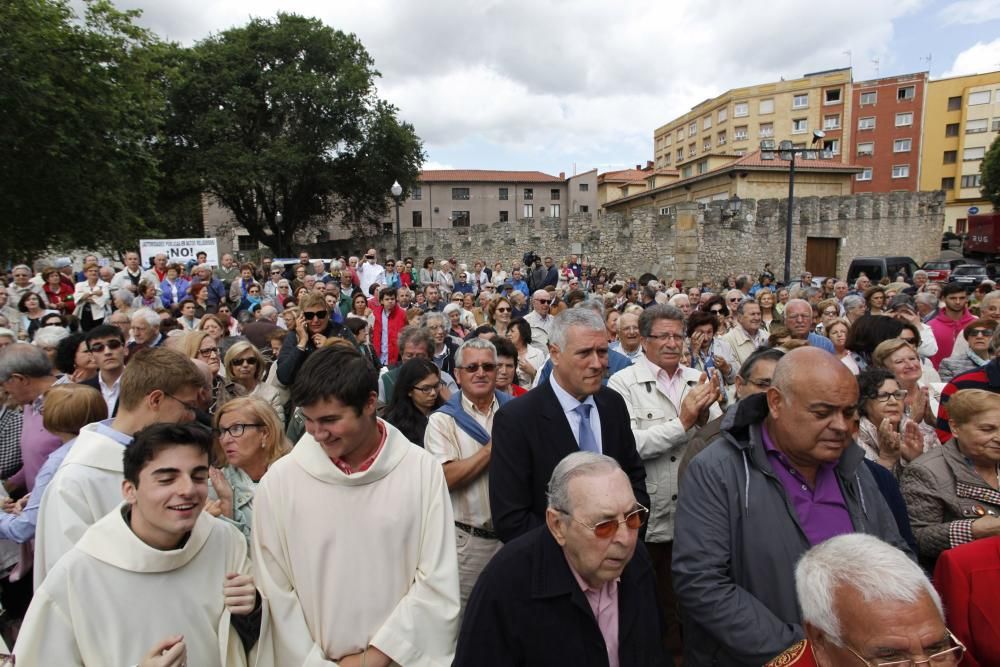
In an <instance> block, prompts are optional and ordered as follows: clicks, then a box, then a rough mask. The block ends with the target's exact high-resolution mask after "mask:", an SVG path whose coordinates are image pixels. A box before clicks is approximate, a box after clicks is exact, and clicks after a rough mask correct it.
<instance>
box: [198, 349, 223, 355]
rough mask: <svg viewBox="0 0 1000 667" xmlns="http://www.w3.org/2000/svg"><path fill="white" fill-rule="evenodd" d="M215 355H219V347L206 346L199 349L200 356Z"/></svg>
mask: <svg viewBox="0 0 1000 667" xmlns="http://www.w3.org/2000/svg"><path fill="white" fill-rule="evenodd" d="M213 355H214V356H216V357H217V356H219V348H217V347H206V348H204V349H202V350H198V356H200V357H211V356H213Z"/></svg>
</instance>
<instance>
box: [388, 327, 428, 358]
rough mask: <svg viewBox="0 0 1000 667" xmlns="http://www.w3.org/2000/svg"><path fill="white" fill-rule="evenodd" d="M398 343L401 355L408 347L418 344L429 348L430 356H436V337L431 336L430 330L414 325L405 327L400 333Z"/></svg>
mask: <svg viewBox="0 0 1000 667" xmlns="http://www.w3.org/2000/svg"><path fill="white" fill-rule="evenodd" d="M397 343H398V346H399V351H400V353H402V351H403V348H405V347H406V346H407V345H410V344H418V345H423V346H425V347H426V348H427V354H428V355H430V356H433V355H434V335H433V334H431V332H430V329H425V328H423V327H417V326H412V325H411V326H408V327H403V330H402V331H400V332H399V338H398V339H397Z"/></svg>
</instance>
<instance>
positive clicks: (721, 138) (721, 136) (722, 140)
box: [719, 132, 726, 146]
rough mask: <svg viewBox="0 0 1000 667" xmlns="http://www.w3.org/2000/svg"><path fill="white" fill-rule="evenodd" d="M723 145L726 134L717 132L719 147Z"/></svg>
mask: <svg viewBox="0 0 1000 667" xmlns="http://www.w3.org/2000/svg"><path fill="white" fill-rule="evenodd" d="M725 143H726V133H725V132H719V145H720V146H724V145H725Z"/></svg>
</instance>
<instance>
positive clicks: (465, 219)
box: [451, 211, 469, 227]
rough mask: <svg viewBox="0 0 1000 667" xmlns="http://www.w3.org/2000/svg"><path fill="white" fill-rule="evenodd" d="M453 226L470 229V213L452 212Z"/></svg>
mask: <svg viewBox="0 0 1000 667" xmlns="http://www.w3.org/2000/svg"><path fill="white" fill-rule="evenodd" d="M451 226H452V227H468V226H469V212H468V211H452V212H451Z"/></svg>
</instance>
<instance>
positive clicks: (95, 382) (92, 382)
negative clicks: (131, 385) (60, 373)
mask: <svg viewBox="0 0 1000 667" xmlns="http://www.w3.org/2000/svg"><path fill="white" fill-rule="evenodd" d="M80 384H85V385H87V386H88V387H93V388H94V389H96V390H97V391H98V392H100V394H101V397H102V398H103V397H104V392H102V391H101V382H100V380H99V379H98V376H97V375H95V376H94V377H92V378H88V379H86V380H84V381H83V382H81V383H80ZM121 398H122V396H121V391H120V390H119V393H118V400H117V401H115V407H114V409H113V410H111V412H110V414H108V417H117V416H118V404H119V403H121Z"/></svg>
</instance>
